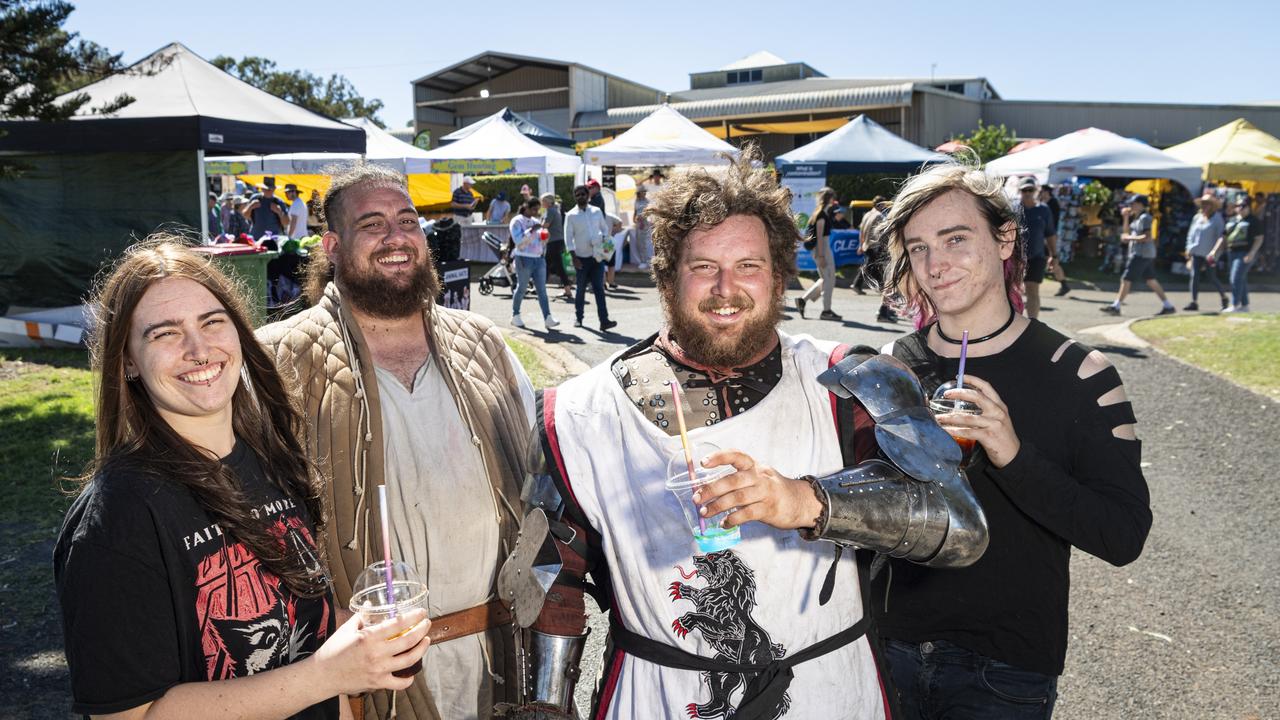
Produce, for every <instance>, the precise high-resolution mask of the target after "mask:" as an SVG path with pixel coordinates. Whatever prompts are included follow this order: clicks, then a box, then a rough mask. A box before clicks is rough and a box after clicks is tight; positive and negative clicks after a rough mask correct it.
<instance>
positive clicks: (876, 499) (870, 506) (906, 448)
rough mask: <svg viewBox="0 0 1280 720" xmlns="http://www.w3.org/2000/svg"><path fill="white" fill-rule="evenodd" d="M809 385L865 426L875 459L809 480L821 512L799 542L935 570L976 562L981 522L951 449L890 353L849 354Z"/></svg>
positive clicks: (983, 543) (983, 530)
mask: <svg viewBox="0 0 1280 720" xmlns="http://www.w3.org/2000/svg"><path fill="white" fill-rule="evenodd" d="M818 381H819V382H821V383H822V384H823V385H824V386H825V387H827V388H828V389H829V390H830V391H831V392H833V393H835V394H836V395H838V396H839V397H842V398H851V397H852V398H856V399H857V400H858V402H859V403H860V404H861V405H862V407H863V408H864V409H865V410H866V411H867V413H868V414H869V415H870V416H871V417H872V419H873V420H875V423H876V425H875V435H876V445H877V446H878V447H879V449H880V452H881V453H882V454H883V455H884V457H885V460H868V461H865V462H862V463H859V464H858V465H856V466H854V467H851V468H845V469H843V470H841V471H839V472H836V473H833V474H831V475H827V476H824V477H821V478H817V479H816V480H814V482H813V484H814V486H815V492H817V493H818V496H819V500H821V501H822V502H823V508H824V510H825V512H824V513H823V519H822V520H820V522H819V524H818V527H815V528H814V529H813V530H812V531H810V532H809V533H807V536H808V537H811V538H816V539H823V540H831V541H833V542H837V543H841V544H848V545H855V546H857V547H862V548H867V549H869V550H875V551H877V552H880V553H884V554H886V555H888V556H890V557H897V558H905V559H907V560H910V561H912V562H917V563H922V564H925V565H931V566H939V567H963V566H965V565H971V564H973V563H974V562H975V561H977V559H978V558H980V557H982V554H983V553H984V552H985V551H986V549H987V519H986V516H985V515H984V514H983V512H982V506H981V505H979V504H978V499H977V497H976V496H975V495H974V494H973V488H972V487H970V486H969V481H968V479H967V478H966V477H965V475H964V472H963V471H962V470H960V467H959V466H960V448H959V447H958V446H957V445H956V443H955V441H953V440H952V439H951V436H950V435H948V434H947V433H946V432H945V431H944V430H943V429H942V428H940V427H938V423H937V422H936V421H935V420H934V419H933V415H932V414H931V413H930V412H929V409H928V406H927V405H926V404H925V398H924V389H923V388H922V387H921V386H920V381H919V380H918V379H917V378H916V376H915V374H914V373H912V372H911V370H910V368H908V367H907V366H906V365H905V364H903V362H902V361H901V360H898V359H897V358H895V357H892V356H890V355H870V354H860V355H850V356H848V357H846V358H845V359H843V360H841V361H840V362H839V363H836V365H835V366H834V367H832V368H830V369H829V370H827V371H826V372H824V373H822V374H821V375H819V376H818Z"/></svg>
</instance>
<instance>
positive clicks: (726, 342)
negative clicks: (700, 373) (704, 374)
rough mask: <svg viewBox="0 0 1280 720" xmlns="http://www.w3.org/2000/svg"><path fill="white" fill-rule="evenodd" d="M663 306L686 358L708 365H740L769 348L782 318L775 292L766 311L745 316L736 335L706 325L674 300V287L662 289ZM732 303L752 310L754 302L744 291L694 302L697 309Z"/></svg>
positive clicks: (707, 309)
mask: <svg viewBox="0 0 1280 720" xmlns="http://www.w3.org/2000/svg"><path fill="white" fill-rule="evenodd" d="M662 299H663V308H664V309H665V311H666V315H667V325H668V326H669V327H670V329H671V337H673V338H675V341H676V342H677V343H678V344H679V345H680V349H681V350H683V351H684V353H685V355H687V356H688V357H689V359H691V360H693V361H695V362H697V363H699V364H701V365H705V366H707V367H712V368H734V367H743V366H745V365H747V364H748V363H750V362H751V361H752V360H754V359H755V358H757V357H759V356H760V355H761V354H762V353H765V352H766V351H768V350H770V349H772V348H773V345H774V343H775V342H777V339H778V330H777V328H778V323H780V322H782V309H783V299H782V295H781V294H778V295H776V296H774V297H773V298H771V299H770V301H769V307H768V308H766V310H767V311H766V312H764V313H762V314H760V315H757V316H755V317H752V318H750V319H749V320H747V321H746V322H745V323H744V324H743V326H742V329H741V331H740V332H739V333H738V334H737V335H736V336H730V335H722V334H720V333H717V332H716V331H715V330H714V329H713V328H709V327H707V325H706V324H705V323H703V322H702V319H701V318H700V317H699V315H698V314H695V313H691V312H689V311H687V310H685V309H684V307H683V306H681V305H680V304H679V303H677V302H676V298H675V290H674V288H664V289H663V291H662ZM726 306H735V307H740V308H742V309H743V311H744V312H747V311H750V310H754V309H755V308H756V303H755V302H754V301H752V300H751V298H749V297H747V296H746V295H745V294H741V293H739V294H737V295H735V296H733V297H731V298H728V299H716V298H707V299H705V300H703V301H702V302H700V303H698V309H697V313H705V312H709V311H711V310H714V309H716V308H719V307H726Z"/></svg>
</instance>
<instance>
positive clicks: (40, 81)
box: [0, 0, 133, 177]
mask: <svg viewBox="0 0 1280 720" xmlns="http://www.w3.org/2000/svg"><path fill="white" fill-rule="evenodd" d="M74 9H75V8H74V6H73V5H71V3H69V2H63V1H61V0H53V1H48V0H0V120H8V119H30V120H42V121H57V120H66V119H68V118H70V117H71V116H73V115H75V114H77V113H78V112H80V111H81V110H82V109H83V108H84V106H85V105H87V104H88V103H89V96H88V95H86V94H84V93H72V94H69V95H68V94H67V93H69V92H70V91H73V90H75V89H76V88H79V87H83V86H84V85H87V84H88V83H91V82H94V81H96V80H99V79H101V78H103V77H106V76H107V75H110V74H111V73H113V72H117V71H118V70H120V67H121V66H120V55H119V54H112V53H111V52H110V51H108V50H107V49H106V48H104V47H102V46H101V45H98V44H97V43H94V42H90V41H88V40H82V39H80V37H79V34H78V33H73V32H67V31H66V30H64V29H63V27H62V24H63V23H65V22H66V20H67V16H68V15H70V14H71V11H72V10H74ZM131 102H133V98H131V97H129V96H128V95H119V96H117V97H115V98H113V99H112V100H110V101H108V102H106V103H104V104H102V105H100V106H98V107H95V108H91V111H92V112H94V113H101V114H107V113H112V112H115V111H116V110H119V109H120V108H122V107H124V106H126V105H128V104H129V103H131ZM21 169H22V165H21V163H19V162H16V161H13V160H11V159H10V160H6V159H0V177H15V176H16V175H17V174H19V173H20V171H21Z"/></svg>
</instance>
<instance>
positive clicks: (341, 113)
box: [0, 0, 386, 128]
mask: <svg viewBox="0 0 1280 720" xmlns="http://www.w3.org/2000/svg"><path fill="white" fill-rule="evenodd" d="M0 1H2V0H0ZM211 62H212V63H213V64H214V65H216V66H217V67H218V68H220V69H221V70H223V71H225V72H227V73H230V74H231V75H233V76H235V77H237V78H240V79H241V80H243V81H245V82H247V83H249V84H250V85H252V86H254V87H256V88H258V89H259V90H264V91H266V92H269V93H271V94H272V95H275V96H276V97H278V98H283V99H285V100H288V101H289V102H291V103H294V104H297V105H301V106H302V107H304V108H307V109H308V110H312V111H315V112H318V113H320V114H321V115H328V116H329V117H335V118H344V117H367V118H369V119H370V120H373V122H374V123H376V124H377V125H378V127H383V128H385V127H386V125H383V124H382V121H381V120H379V119H378V117H377V113H378V111H379V110H381V109H382V107H383V105H382V101H381V100H378V99H370V100H366V99H364V98H363V97H361V96H360V93H358V92H356V88H355V86H354V85H352V84H351V81H349V80H347V79H346V78H345V77H343V76H342V75H337V74H334V75H330V76H329V77H328V78H322V77H319V76H317V75H313V74H311V73H309V72H307V71H305V70H280V69H278V67H277V66H276V63H275V61H274V60H268V59H267V58H264V57H257V56H253V55H250V56H247V57H244V58H242V59H240V60H238V61H237V60H236V59H235V58H231V57H227V56H226V55H219V56H218V57H216V58H214V59H213V60H212V61H211Z"/></svg>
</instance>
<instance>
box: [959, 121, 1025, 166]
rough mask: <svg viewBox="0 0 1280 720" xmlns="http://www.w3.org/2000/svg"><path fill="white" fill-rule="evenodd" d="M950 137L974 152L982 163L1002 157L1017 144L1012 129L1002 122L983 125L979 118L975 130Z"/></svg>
mask: <svg viewBox="0 0 1280 720" xmlns="http://www.w3.org/2000/svg"><path fill="white" fill-rule="evenodd" d="M951 139H952V140H954V141H955V142H958V143H962V144H964V145H966V146H968V147H969V148H970V149H972V150H973V151H974V152H976V153H977V154H978V158H979V159H980V160H982V164H984V165H985V164H987V163H989V162H991V161H992V160H995V159H996V158H999V157H1004V156H1005V154H1006V153H1008V152H1009V149H1010V148H1012V147H1013V146H1014V145H1017V144H1018V138H1017V137H1016V136H1015V134H1014V131H1012V130H1009V129H1008V128H1006V127H1005V126H1004V123H1000V124H999V125H985V124H983V122H982V121H981V120H979V121H978V129H977V130H974V131H973V132H971V133H969V134H968V135H956V136H954V137H952V138H951Z"/></svg>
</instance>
